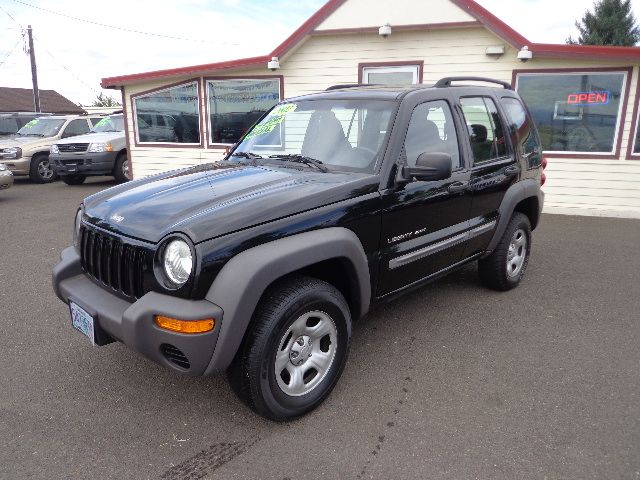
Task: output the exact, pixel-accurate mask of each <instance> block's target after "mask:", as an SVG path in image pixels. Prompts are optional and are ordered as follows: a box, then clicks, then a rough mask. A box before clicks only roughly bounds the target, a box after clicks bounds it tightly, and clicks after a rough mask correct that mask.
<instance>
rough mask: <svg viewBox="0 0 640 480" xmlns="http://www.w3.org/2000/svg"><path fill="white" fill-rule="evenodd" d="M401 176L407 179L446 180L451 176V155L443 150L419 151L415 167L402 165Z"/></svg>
mask: <svg viewBox="0 0 640 480" xmlns="http://www.w3.org/2000/svg"><path fill="white" fill-rule="evenodd" d="M402 173H403V176H404V177H405V178H407V179H409V180H411V179H413V178H415V179H416V180H420V181H428V180H446V179H447V178H449V177H450V176H451V155H449V154H448V153H444V152H425V153H421V154H420V155H419V156H418V159H417V160H416V166H415V167H403V169H402Z"/></svg>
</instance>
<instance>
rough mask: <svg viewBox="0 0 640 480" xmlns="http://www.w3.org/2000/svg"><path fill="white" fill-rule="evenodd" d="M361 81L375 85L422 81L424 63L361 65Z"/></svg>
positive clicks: (409, 83)
mask: <svg viewBox="0 0 640 480" xmlns="http://www.w3.org/2000/svg"><path fill="white" fill-rule="evenodd" d="M360 71H361V82H360V83H369V84H375V85H413V84H417V83H421V82H422V64H415V65H411V64H408V65H366V64H361V65H360Z"/></svg>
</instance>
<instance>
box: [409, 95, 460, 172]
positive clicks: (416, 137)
mask: <svg viewBox="0 0 640 480" xmlns="http://www.w3.org/2000/svg"><path fill="white" fill-rule="evenodd" d="M404 151H405V153H406V155H407V165H408V166H410V167H414V166H415V165H416V160H417V159H418V156H419V155H420V154H421V153H425V152H428V153H432V152H443V153H448V154H449V155H451V163H452V165H451V167H452V169H453V170H455V169H456V168H459V167H460V153H459V151H458V138H457V136H456V128H455V125H454V124H453V115H452V114H451V109H450V108H449V104H447V102H445V101H443V100H437V101H434V102H426V103H423V104H421V105H418V106H417V107H416V108H414V109H413V113H412V114H411V120H410V121H409V128H408V129H407V136H406V137H405V140H404Z"/></svg>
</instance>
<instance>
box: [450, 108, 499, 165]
mask: <svg viewBox="0 0 640 480" xmlns="http://www.w3.org/2000/svg"><path fill="white" fill-rule="evenodd" d="M460 106H461V107H462V113H463V114H464V119H465V121H466V123H467V128H468V129H469V142H470V143H471V150H472V151H473V163H474V164H477V163H482V162H487V161H490V160H496V159H498V158H502V157H504V156H506V155H507V142H506V138H505V135H504V128H503V126H502V122H501V121H500V115H498V110H497V109H496V104H495V103H494V102H493V100H491V99H490V98H489V97H463V98H461V99H460Z"/></svg>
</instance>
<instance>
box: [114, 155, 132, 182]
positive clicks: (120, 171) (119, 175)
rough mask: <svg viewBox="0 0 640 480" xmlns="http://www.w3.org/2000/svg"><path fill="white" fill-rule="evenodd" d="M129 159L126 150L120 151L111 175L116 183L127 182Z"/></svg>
mask: <svg viewBox="0 0 640 480" xmlns="http://www.w3.org/2000/svg"><path fill="white" fill-rule="evenodd" d="M129 172H130V168H129V159H128V158H127V154H126V152H122V153H121V154H120V155H118V158H116V163H115V165H114V167H113V176H114V177H115V179H116V181H117V182H118V183H123V182H128V181H129V178H130V174H129Z"/></svg>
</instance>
